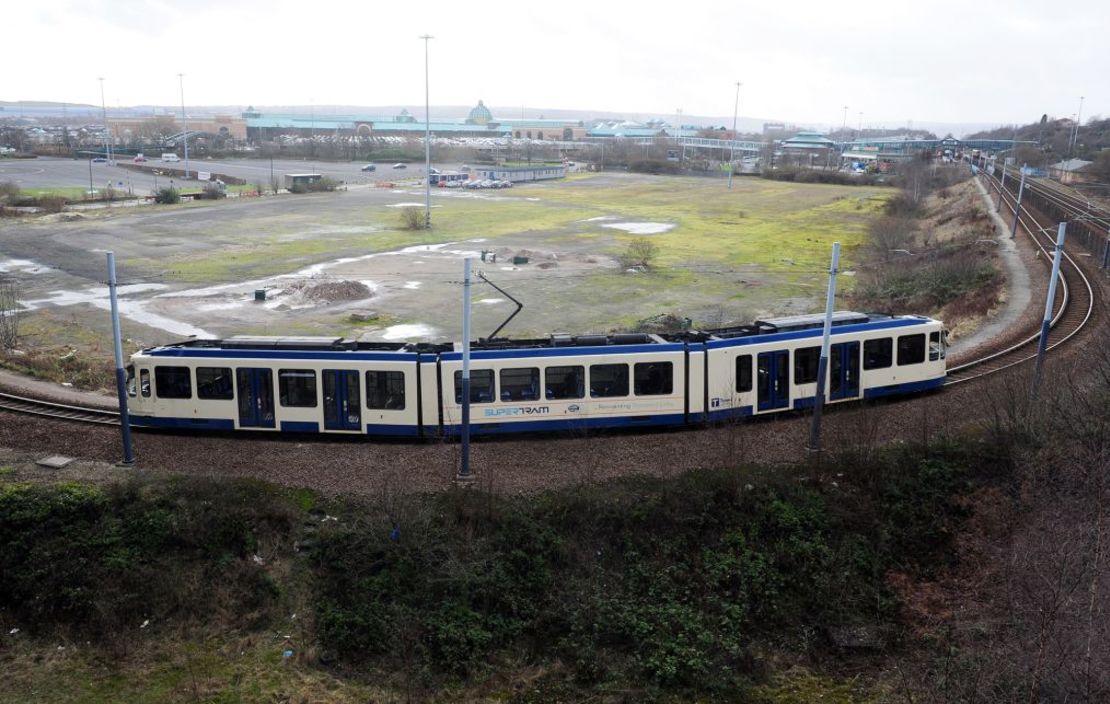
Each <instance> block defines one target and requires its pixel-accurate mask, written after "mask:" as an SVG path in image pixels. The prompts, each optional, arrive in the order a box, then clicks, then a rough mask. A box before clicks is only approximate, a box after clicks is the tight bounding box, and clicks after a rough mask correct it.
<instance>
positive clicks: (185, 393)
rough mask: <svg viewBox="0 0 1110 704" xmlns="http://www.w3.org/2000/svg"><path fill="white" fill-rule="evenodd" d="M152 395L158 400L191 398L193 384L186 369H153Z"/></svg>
mask: <svg viewBox="0 0 1110 704" xmlns="http://www.w3.org/2000/svg"><path fill="white" fill-rule="evenodd" d="M154 393H155V394H156V395H157V396H158V398H192V397H193V383H192V378H191V377H190V376H189V368H188V367H155V368H154Z"/></svg>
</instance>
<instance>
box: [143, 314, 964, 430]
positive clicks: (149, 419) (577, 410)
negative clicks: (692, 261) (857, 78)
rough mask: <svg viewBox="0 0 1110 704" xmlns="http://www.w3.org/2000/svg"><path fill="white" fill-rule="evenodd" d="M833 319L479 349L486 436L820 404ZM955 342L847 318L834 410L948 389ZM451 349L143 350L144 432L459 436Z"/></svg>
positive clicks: (253, 345) (929, 324)
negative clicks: (825, 338) (948, 356)
mask: <svg viewBox="0 0 1110 704" xmlns="http://www.w3.org/2000/svg"><path fill="white" fill-rule="evenodd" d="M821 327H822V316H820V315H815V316H795V317H789V318H779V319H773V320H763V321H757V322H756V323H754V324H753V325H746V326H741V327H736V328H725V329H720V330H710V331H687V332H683V333H678V334H673V335H648V334H640V333H625V334H615V335H579V336H576V337H572V336H569V335H552V336H550V337H548V338H543V339H533V340H504V339H498V340H487V341H479V342H477V343H474V344H473V345H472V352H471V386H470V403H471V421H472V430H473V432H475V433H498V432H513V431H551V430H576V429H590V428H616V427H636V426H679V425H686V424H692V423H701V422H705V421H718V420H723V419H726V418H731V417H742V416H752V415H762V414H768V413H776V412H781V411H784V410H789V409H804V408H807V407H809V406H812V405H813V403H814V395H815V393H816V388H817V385H816V382H817V363H818V358H819V356H820V344H821ZM946 344H947V342H946V339H945V331H944V327H943V325H942V324H941V323H940V322H939V321H936V320H932V319H930V318H926V317H922V316H886V315H867V314H861V313H851V312H840V313H837V314H835V316H834V325H833V328H832V347H831V357H830V364H829V391H828V394H827V396H828V399H829V401H830V402H831V403H838V402H844V401H850V400H854V399H861V398H873V397H878V396H885V395H894V394H909V393H915V392H920V391H924V390H928V389H932V388H937V387H939V386H941V385H942V384H943V383H944V378H945V359H944V358H945V349H946ZM461 377H462V352H461V345H459V344H458V343H454V344H423V343H422V344H404V343H366V342H353V341H348V340H343V339H341V338H327V337H284V338H283V337H232V338H229V339H226V340H193V341H189V342H183V343H179V344H174V345H167V346H164V347H156V348H152V349H146V350H142V351H141V352H138V353H136V354H135V355H133V356H132V358H131V363H130V365H129V366H128V395H129V405H130V409H131V419H132V422H133V423H134V424H135V425H137V426H147V427H163V428H194V429H218V430H239V429H244V430H246V429H249V430H261V431H274V432H283V431H284V432H310V433H313V432H327V433H346V434H365V435H385V436H435V435H442V434H447V435H453V434H457V433H458V432H459V429H460V424H461V418H462V390H461V388H462V381H461Z"/></svg>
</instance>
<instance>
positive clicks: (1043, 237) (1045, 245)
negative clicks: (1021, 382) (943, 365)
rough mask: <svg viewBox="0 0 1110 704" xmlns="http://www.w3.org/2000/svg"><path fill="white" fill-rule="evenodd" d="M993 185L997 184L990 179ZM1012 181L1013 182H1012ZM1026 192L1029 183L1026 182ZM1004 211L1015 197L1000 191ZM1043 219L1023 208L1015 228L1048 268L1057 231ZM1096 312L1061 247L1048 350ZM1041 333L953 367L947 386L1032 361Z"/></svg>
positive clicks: (1087, 286)
mask: <svg viewBox="0 0 1110 704" xmlns="http://www.w3.org/2000/svg"><path fill="white" fill-rule="evenodd" d="M991 179H992V183H994V184H995V185H996V188H995V189H994V190H997V184H998V180H997V179H994V178H993V177H991ZM1011 180H1013V179H1011ZM1026 188H1029V182H1028V181H1027V182H1026ZM1055 202H1057V203H1058V204H1059V207H1061V208H1063V209H1064V211H1065V212H1066V213H1068V214H1070V215H1071V216H1073V217H1074V216H1075V215H1076V214H1077V213H1079V214H1083V213H1085V212H1086V208H1085V207H1084V208H1082V209H1080V208H1077V207H1075V204H1074V203H1073V204H1069V203H1068V201H1066V200H1064V199H1062V198H1061V199H1059V200H1058V201H1055ZM1003 203H1004V206H1005V207H1004V209H1003V212H1005V210H1009V211H1010V212H1014V211H1015V210H1016V209H1017V197H1016V196H1015V195H1014V193H1013V192H1011V191H1010V190H1008V189H1004V190H1003ZM1084 205H1086V204H1084ZM1044 220H1045V218H1044V217H1043V216H1041V219H1040V221H1038V218H1037V215H1036V214H1035V213H1034V212H1033V211H1032V210H1031V209H1030V208H1027V207H1026V206H1025V205H1024V204H1023V205H1022V208H1021V213H1020V214H1019V216H1018V225H1019V229H1021V230H1022V231H1023V232H1024V233H1025V235H1026V236H1028V237H1030V238H1031V240H1032V242H1033V244H1034V246H1036V247H1037V248H1038V249H1040V251H1041V252H1042V253H1043V254H1044V255H1045V256H1044V258H1043V261H1044V262H1045V263H1046V264H1048V265H1051V262H1052V258H1053V254H1054V252H1055V249H1056V227H1055V225H1054V224H1052V223H1046V224H1044V225H1042V224H1041V223H1042V222H1044ZM1094 310H1095V298H1094V291H1093V289H1092V287H1091V282H1090V281H1089V280H1088V278H1087V276H1086V274H1085V273H1084V272H1083V269H1082V267H1081V266H1080V265H1079V264H1078V263H1077V262H1076V260H1075V259H1074V258H1073V257H1072V256H1071V254H1069V252H1068V246H1067V242H1066V241H1065V244H1064V256H1063V260H1062V261H1061V265H1060V283H1059V286H1058V288H1057V295H1056V307H1055V311H1054V313H1053V316H1052V321H1051V324H1050V331H1049V335H1048V349H1049V350H1053V349H1055V348H1057V347H1059V346H1061V345H1063V344H1064V343H1066V342H1067V341H1068V340H1070V339H1071V338H1073V337H1074V336H1075V335H1076V334H1078V333H1079V331H1080V330H1082V329H1083V327H1084V326H1085V325H1086V324H1087V323H1088V322H1089V321H1090V320H1091V317H1092V315H1093V314H1094ZM1039 339H1040V333H1039V332H1038V333H1036V334H1033V335H1030V336H1029V337H1026V338H1024V339H1022V340H1021V341H1019V342H1017V343H1015V344H1013V345H1011V346H1009V347H1007V348H1006V349H1003V350H999V351H997V352H994V353H992V354H988V355H985V356H983V357H980V358H979V359H975V360H972V361H970V362H967V363H965V364H961V365H959V366H956V367H952V368H950V369H949V370H948V380H947V382H946V385H947V386H951V385H954V384H961V383H964V382H968V381H972V380H974V379H979V378H982V377H984V376H987V375H989V374H993V373H995V372H999V371H1002V370H1003V369H1009V368H1011V367H1015V366H1017V365H1019V364H1022V363H1024V362H1027V361H1029V360H1032V359H1034V358H1035V357H1036V356H1037V344H1038V341H1039Z"/></svg>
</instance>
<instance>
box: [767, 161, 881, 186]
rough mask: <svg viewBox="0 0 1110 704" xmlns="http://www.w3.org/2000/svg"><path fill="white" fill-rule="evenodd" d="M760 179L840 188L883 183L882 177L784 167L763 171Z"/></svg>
mask: <svg viewBox="0 0 1110 704" xmlns="http://www.w3.org/2000/svg"><path fill="white" fill-rule="evenodd" d="M759 176H760V178H765V179H769V180H771V181H793V182H796V183H831V184H836V185H839V186H874V185H876V184H880V183H883V178H882V177H881V176H877V175H873V174H846V173H842V172H840V171H820V170H817V169H802V168H798V167H796V166H784V167H782V168H777V169H763V170H762V171H760V172H759Z"/></svg>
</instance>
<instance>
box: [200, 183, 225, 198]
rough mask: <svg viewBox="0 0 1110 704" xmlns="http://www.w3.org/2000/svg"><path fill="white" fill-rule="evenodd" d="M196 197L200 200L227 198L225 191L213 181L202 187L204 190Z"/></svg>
mask: <svg viewBox="0 0 1110 704" xmlns="http://www.w3.org/2000/svg"><path fill="white" fill-rule="evenodd" d="M197 197H198V198H200V199H202V200H220V199H221V198H227V191H226V190H224V189H223V188H220V187H219V186H218V185H216V184H214V183H210V184H208V185H207V186H205V187H204V190H203V191H202V192H201V194H200V195H199V196H197Z"/></svg>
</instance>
